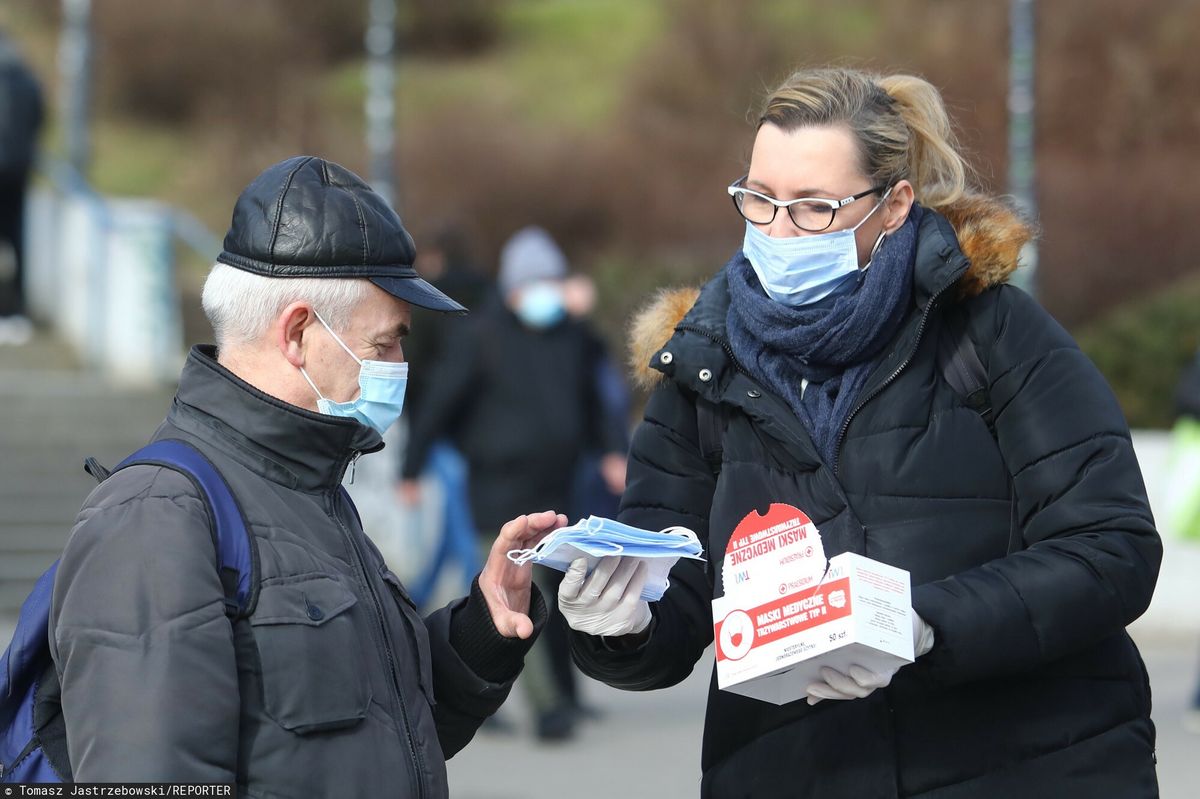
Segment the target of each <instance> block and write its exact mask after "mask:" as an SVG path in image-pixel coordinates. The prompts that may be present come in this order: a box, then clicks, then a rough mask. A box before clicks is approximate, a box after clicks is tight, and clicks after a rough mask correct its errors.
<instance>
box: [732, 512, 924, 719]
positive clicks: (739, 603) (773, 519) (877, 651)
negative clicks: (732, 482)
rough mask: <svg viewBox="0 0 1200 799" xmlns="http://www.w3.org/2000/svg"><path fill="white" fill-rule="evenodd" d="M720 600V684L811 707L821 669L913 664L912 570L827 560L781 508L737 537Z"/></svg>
mask: <svg viewBox="0 0 1200 799" xmlns="http://www.w3.org/2000/svg"><path fill="white" fill-rule="evenodd" d="M722 575H723V578H724V580H723V582H724V587H725V595H724V596H723V597H721V598H719V599H715V600H713V603H712V606H713V635H714V639H715V641H716V650H717V652H716V656H717V683H718V685H719V686H720V688H721V689H722V690H725V691H731V692H733V693H736V694H741V695H743V696H749V697H752V698H754V699H761V700H762V701H764V702H772V703H774V704H777V705H782V704H785V703H787V702H794V701H796V700H800V699H804V698H805V697H806V696H807V695H806V693H805V688H806V687H807V686H808V685H809V684H810V683H813V682H816V681H818V680H820V679H821V677H820V668H821V667H822V666H831V667H832V668H834V669H837V670H838V671H841V672H842V673H845V672H846V670H847V669H848V668H849V666H850V665H851V664H858V665H860V666H863V667H865V668H867V669H881V668H885V667H895V666H899V665H902V664H904V663H911V662H912V661H913V640H912V599H911V589H910V584H909V576H908V572H906V571H904V570H903V569H897V568H895V567H892V566H888V565H886V564H883V563H879V562H878V561H874V560H871V559H870V558H866V557H863V556H862V555H857V554H855V553H852V552H844V553H842V554H840V555H836V556H834V557H833V558H831V559H829V560H828V561H827V560H826V559H825V553H824V548H823V546H822V544H821V536H820V533H819V532H818V531H817V528H816V526H815V525H813V523H812V521H810V520H809V518H808V516H806V515H805V514H804V513H803V512H802V511H800V510H799V509H797V508H794V507H792V506H790V505H783V504H773V505H771V507H770V509H769V510H768V512H767V515H766V516H760V515H759V514H758V513H757V512H751V513H750V515H748V516H747V517H746V518H745V519H743V520H742V522H741V523H740V524H739V525H738V527H737V529H736V530H735V531H734V533H733V536H731V538H730V540H729V545H728V546H727V547H726V550H725V559H724V563H723V572H722Z"/></svg>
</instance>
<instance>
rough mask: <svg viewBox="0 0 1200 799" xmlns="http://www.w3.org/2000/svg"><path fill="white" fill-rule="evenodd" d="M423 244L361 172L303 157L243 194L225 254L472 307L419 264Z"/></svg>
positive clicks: (435, 304)
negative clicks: (444, 288) (437, 285)
mask: <svg viewBox="0 0 1200 799" xmlns="http://www.w3.org/2000/svg"><path fill="white" fill-rule="evenodd" d="M416 255H417V252H416V247H415V246H414V245H413V240H412V237H411V236H409V235H408V231H406V230H405V229H404V224H403V223H402V222H401V221H400V217H399V216H397V214H396V212H395V211H394V210H392V207H391V206H390V205H388V204H387V203H386V202H384V200H383V198H382V197H380V196H379V195H378V194H376V193H375V192H374V191H372V189H371V187H370V186H368V185H367V184H366V182H365V181H363V179H362V178H360V177H359V176H358V175H356V174H354V173H353V172H351V171H350V170H349V169H346V168H345V167H343V166H339V165H338V164H335V163H333V162H331V161H326V160H324V159H322V158H314V157H312V156H297V157H296V158H289V159H288V160H286V161H281V162H279V163H278V164H275V165H274V166H271V167H268V168H267V169H266V170H265V171H264V172H263V173H262V174H261V175H259V176H258V177H257V178H255V179H254V181H253V182H251V184H250V185H249V186H247V187H246V190H245V191H243V192H242V194H241V196H240V197H238V200H237V204H236V205H234V207H233V222H232V223H231V224H230V227H229V232H228V233H226V234H225V243H224V249H223V250H222V251H221V254H220V255H218V256H217V260H218V261H220V262H221V263H223V264H229V265H230V266H233V267H237V268H238V269H244V270H246V271H247V272H253V273H254V274H256V275H265V276H267V277H360V278H366V279H368V280H370V281H371V282H372V283H374V284H375V285H376V286H379V288H381V289H383V290H384V291H386V292H388V293H389V294H391V295H392V296H394V297H399V298H400V299H402V300H405V301H406V302H410V303H412V304H413V305H417V306H420V307H422V308H430V309H432V310H435V311H449V312H453V313H466V311H467V309H466V308H464V307H463V306H462V305H460V304H458V303H457V302H455V301H454V300H452V299H450V297H448V296H446V295H445V294H443V293H442V292H441V291H439V290H438V289H436V288H435V287H434V286H433V285H432V284H430V283H428V282H426V281H425V280H423V279H422V278H421V276H420V275H418V274H417V270H416V269H414V268H413V261H414V260H415V259H416Z"/></svg>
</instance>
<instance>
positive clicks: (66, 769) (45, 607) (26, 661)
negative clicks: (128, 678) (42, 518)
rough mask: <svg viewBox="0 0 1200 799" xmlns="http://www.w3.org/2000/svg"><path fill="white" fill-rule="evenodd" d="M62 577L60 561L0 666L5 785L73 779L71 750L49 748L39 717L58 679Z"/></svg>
mask: <svg viewBox="0 0 1200 799" xmlns="http://www.w3.org/2000/svg"><path fill="white" fill-rule="evenodd" d="M57 571H58V561H55V562H54V564H53V565H51V566H50V568H49V569H47V570H46V571H45V572H44V573H43V574H42V576H41V577H39V578H38V581H37V583H36V584H35V585H34V587H33V590H32V591H31V592H30V593H29V596H28V597H26V599H25V601H24V602H23V603H22V604H21V613H20V615H19V616H18V618H17V628H16V630H15V631H14V632H13V638H12V643H11V644H9V646H8V649H6V650H5V651H4V657H3V660H0V783H4V784H12V783H28V782H45V783H52V782H62V781H63V780H64V779H67V778H69V775H70V773H71V771H70V763H69V762H68V760H67V753H66V747H65V745H64V746H61V747H52V748H51V749H49V750H47V749H46V748H45V746H44V742H43V741H42V738H41V734H42V733H43V732H45V731H46V730H45V728H46V727H47V726H48V725H47V724H46V723H45V721H44V719H42V718H41V717H40V714H39V713H38V712H37V710H38V708H37V704H38V702H37V700H38V696H39V693H40V692H39V688H40V687H41V683H42V681H43V680H45V679H47V678H49V679H51V680H53V679H54V677H55V673H54V664H53V662H52V661H51V659H50V643H49V638H48V629H49V622H50V599H51V595H52V594H53V593H54V576H55V574H56V573H57ZM58 727H60V728H61V727H62V723H61V717H60V718H59V719H58ZM62 743H63V744H65V739H64V740H63V741H62Z"/></svg>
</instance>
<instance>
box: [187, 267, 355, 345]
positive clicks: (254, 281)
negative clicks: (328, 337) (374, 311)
mask: <svg viewBox="0 0 1200 799" xmlns="http://www.w3.org/2000/svg"><path fill="white" fill-rule="evenodd" d="M367 291H368V289H367V281H366V279H364V278H312V277H264V276H263V275H256V274H254V273H253V272H247V271H246V270H244V269H237V268H235V267H232V266H229V265H228V264H222V263H217V264H214V265H213V268H212V271H211V272H209V273H208V278H207V279H206V280H205V281H204V292H203V294H202V295H201V297H200V304H201V305H202V306H203V307H204V315H205V316H207V317H208V321H209V324H211V325H212V328H213V333H215V334H216V337H217V347H218V348H222V349H223V348H225V347H236V346H239V345H244V344H250V343H252V342H255V341H257V340H259V339H260V338H262V336H264V335H265V334H266V332H267V330H269V329H270V327H271V323H272V322H274V321H275V319H276V318H278V316H279V314H281V313H283V309H284V308H286V307H288V306H289V305H291V304H292V303H293V302H299V301H305V302H309V303H311V304H312V306H313V308H315V309H316V311H317V313H319V314H321V318H322V319H324V320H325V321H326V322H328V323H329V326H330V327H332V328H333V329H334V330H336V331H338V332H341V331H343V330H345V329H346V327H347V326H348V325H349V324H350V318H351V316H352V315H353V313H354V310H355V308H357V307H358V304H359V303H360V302H362V300H363V299H364V298H366V296H367Z"/></svg>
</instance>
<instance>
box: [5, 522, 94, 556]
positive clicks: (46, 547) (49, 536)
mask: <svg viewBox="0 0 1200 799" xmlns="http://www.w3.org/2000/svg"><path fill="white" fill-rule="evenodd" d="M74 524H75V519H74V517H72V518H71V519H69V520H68V521H67V522H66V523H65V524H57V523H47V524H20V525H16V524H14V525H11V526H8V527H4V528H0V550H3V551H4V553H5V557H8V556H9V555H10V554H15V553H18V552H19V553H23V554H27V555H28V554H39V553H40V554H46V553H52V554H53V557H58V553H59V552H62V548H63V547H64V546H66V544H67V537H68V536H70V534H71V528H72V527H73V526H74ZM51 559H53V558H51Z"/></svg>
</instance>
